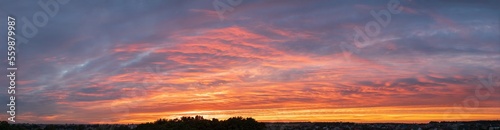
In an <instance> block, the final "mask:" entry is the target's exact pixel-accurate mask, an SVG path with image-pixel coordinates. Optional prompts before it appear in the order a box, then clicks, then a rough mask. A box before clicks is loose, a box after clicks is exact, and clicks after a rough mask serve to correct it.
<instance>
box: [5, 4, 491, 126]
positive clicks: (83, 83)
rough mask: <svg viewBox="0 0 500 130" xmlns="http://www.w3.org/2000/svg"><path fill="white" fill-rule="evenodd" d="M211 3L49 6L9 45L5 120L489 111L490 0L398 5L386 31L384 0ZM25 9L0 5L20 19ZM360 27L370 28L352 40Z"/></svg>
mask: <svg viewBox="0 0 500 130" xmlns="http://www.w3.org/2000/svg"><path fill="white" fill-rule="evenodd" d="M393 1H394V0H393ZM212 2H213V1H203V2H188V1H169V2H165V1H147V2H146V1H114V2H113V1H107V2H104V1H102V2H101V1H99V2H97V1H94V2H84V1H70V2H68V3H67V4H64V5H60V6H59V7H60V8H59V10H60V11H59V12H58V14H57V15H55V16H54V17H50V19H49V21H48V23H47V25H46V26H44V27H40V28H38V34H37V35H36V36H34V37H32V38H30V39H29V43H25V44H20V45H19V46H18V48H19V56H18V57H19V58H18V59H19V60H18V62H19V63H18V64H19V67H18V68H19V71H18V72H19V74H18V75H19V76H18V78H19V80H18V88H17V89H18V90H16V91H17V93H16V95H17V97H16V98H17V101H18V104H17V106H16V107H17V108H18V112H17V113H16V115H17V118H18V119H17V120H19V123H144V122H151V121H154V120H157V119H159V118H167V119H173V118H177V117H181V116H194V115H202V116H204V118H207V119H210V118H218V119H227V118H229V117H234V116H242V117H252V118H254V119H256V120H257V121H264V122H274V121H277V122H288V121H291V122H295V121H311V122H329V121H332V122H358V123H370V122H401V123H424V122H425V123H426V122H429V121H461V120H500V116H499V115H500V95H499V94H498V93H499V92H500V73H499V72H500V14H499V13H498V12H500V8H496V7H495V6H494V5H498V4H500V3H499V2H498V1H489V2H482V3H481V2H476V3H474V2H470V3H467V2H465V3H462V2H439V1H434V2H432V3H425V2H419V1H411V0H408V1H406V0H401V1H400V6H398V8H397V9H400V12H399V13H391V14H390V17H391V19H390V20H389V22H388V23H387V25H386V26H382V25H380V24H381V23H380V22H378V21H377V18H375V17H374V16H373V14H371V13H370V12H371V11H375V12H379V11H381V10H389V9H388V7H387V6H388V3H389V2H390V1H370V2H361V1H318V2H306V1H287V2H283V1H254V0H243V1H242V3H241V4H238V5H234V6H232V7H233V8H234V10H232V11H226V12H224V13H223V15H222V17H223V19H221V17H220V15H219V13H220V12H218V11H217V9H214V7H213V3H212ZM115 5H120V6H115ZM38 6H39V5H38V4H37V3H36V2H26V1H23V2H16V3H15V4H10V5H9V6H4V4H2V5H0V9H2V10H7V11H6V12H5V13H7V14H5V13H3V12H2V13H1V15H2V17H3V16H4V15H8V14H15V15H16V17H18V18H19V19H21V18H22V17H27V18H28V19H29V20H31V16H32V15H33V13H35V12H37V11H40V10H42V8H40V7H38ZM28 8H29V9H28ZM21 10H25V11H21ZM42 11H43V10H42ZM370 22H378V24H379V26H381V28H380V32H379V33H377V35H374V36H370V37H369V38H370V39H371V42H370V44H366V46H362V47H360V46H356V44H355V43H354V41H353V39H355V36H356V35H357V34H356V33H357V32H356V28H361V29H362V30H364V29H365V26H366V25H368V23H370ZM22 25H23V24H22V23H20V24H19V27H18V28H19V30H21V29H22V28H21V26H22ZM4 33H5V32H1V34H2V36H4V35H3V34H4ZM19 33H20V34H21V32H19ZM367 35H371V34H367ZM344 43H345V44H344ZM0 46H1V48H5V46H6V45H4V44H2V45H0ZM3 51H6V50H5V49H2V50H1V51H0V54H5V53H4V52H3ZM4 62H5V61H4ZM4 62H2V67H3V66H6V62H5V63H4ZM0 81H1V83H7V80H6V78H1V79H0ZM7 96H8V95H6V93H5V92H3V93H2V94H0V98H1V99H8V98H7ZM1 103H4V104H8V102H7V101H6V100H2V102H1ZM4 109H5V110H6V107H2V110H4ZM0 115H1V117H2V118H4V117H5V118H4V119H7V116H8V115H7V113H5V112H3V114H0ZM16 123H17V122H16Z"/></svg>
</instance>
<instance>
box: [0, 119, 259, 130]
mask: <svg viewBox="0 0 500 130" xmlns="http://www.w3.org/2000/svg"><path fill="white" fill-rule="evenodd" d="M265 128H266V125H265V124H264V123H259V122H257V121H256V120H255V119H253V118H250V117H248V118H243V117H231V118H229V119H227V120H218V119H216V118H213V119H211V120H208V119H204V118H203V117H202V116H195V117H181V118H180V119H179V118H176V119H159V120H156V121H154V122H148V123H142V124H138V125H116V124H115V125H113V124H100V125H97V124H47V125H42V124H9V123H8V122H7V121H1V122H0V130H32V129H35V130H87V129H94V130H110V129H112V130H264V129H265Z"/></svg>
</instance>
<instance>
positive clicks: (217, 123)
mask: <svg viewBox="0 0 500 130" xmlns="http://www.w3.org/2000/svg"><path fill="white" fill-rule="evenodd" d="M265 128H266V125H265V124H264V123H259V122H257V121H256V120H255V119H253V118H243V117H231V118H229V119H227V120H218V119H215V118H213V119H212V120H207V119H204V118H203V117H202V116H195V117H181V118H180V119H178V118H176V119H159V120H157V121H155V122H152V123H145V124H139V125H137V130H263V129H265Z"/></svg>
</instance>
